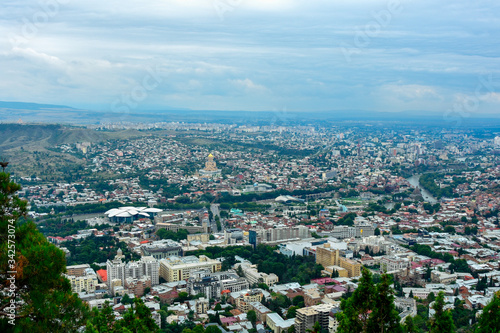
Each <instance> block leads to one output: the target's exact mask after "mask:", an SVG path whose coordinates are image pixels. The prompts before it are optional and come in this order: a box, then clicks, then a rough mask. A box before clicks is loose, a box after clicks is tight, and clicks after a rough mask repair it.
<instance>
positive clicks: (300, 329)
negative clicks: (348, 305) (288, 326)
mask: <svg viewBox="0 0 500 333" xmlns="http://www.w3.org/2000/svg"><path fill="white" fill-rule="evenodd" d="M331 309H332V306H331V305H328V304H318V305H314V306H310V307H306V308H302V309H298V310H297V314H296V317H295V332H296V333H306V332H307V330H311V329H312V328H313V326H314V324H315V323H316V322H318V323H319V324H320V326H321V329H322V330H323V329H324V330H328V326H329V323H330V310H331Z"/></svg>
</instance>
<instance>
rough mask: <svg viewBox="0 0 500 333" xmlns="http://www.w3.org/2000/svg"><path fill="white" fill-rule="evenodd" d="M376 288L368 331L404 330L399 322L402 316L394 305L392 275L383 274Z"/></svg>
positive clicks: (394, 332)
mask: <svg viewBox="0 0 500 333" xmlns="http://www.w3.org/2000/svg"><path fill="white" fill-rule="evenodd" d="M375 290H376V291H375V296H374V298H373V302H374V304H373V305H374V306H373V310H372V312H371V314H370V317H369V320H368V332H381V333H383V332H392V333H399V332H402V328H401V325H400V324H399V322H400V321H401V318H400V317H399V314H398V312H397V311H396V306H395V305H394V290H393V289H392V288H391V277H390V276H389V275H387V274H383V275H382V276H381V281H380V282H379V283H378V284H377V286H376V288H375Z"/></svg>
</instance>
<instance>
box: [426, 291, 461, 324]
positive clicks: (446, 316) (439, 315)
mask: <svg viewBox="0 0 500 333" xmlns="http://www.w3.org/2000/svg"><path fill="white" fill-rule="evenodd" d="M432 308H433V309H434V311H436V313H435V314H434V316H433V317H432V318H431V319H430V320H429V328H430V329H429V332H430V333H442V332H447V333H454V332H455V324H454V323H453V318H452V316H451V313H450V311H445V310H444V293H443V292H442V291H440V292H439V294H438V295H437V297H436V301H435V302H434V305H433V306H432Z"/></svg>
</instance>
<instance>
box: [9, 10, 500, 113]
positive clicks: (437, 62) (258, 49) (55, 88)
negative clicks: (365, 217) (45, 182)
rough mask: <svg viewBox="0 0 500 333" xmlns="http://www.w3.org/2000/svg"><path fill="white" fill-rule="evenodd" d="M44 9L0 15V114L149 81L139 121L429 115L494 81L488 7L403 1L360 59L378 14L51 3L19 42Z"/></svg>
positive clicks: (84, 100)
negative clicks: (252, 114)
mask: <svg viewBox="0 0 500 333" xmlns="http://www.w3.org/2000/svg"><path fill="white" fill-rule="evenodd" d="M50 1H60V0H50ZM48 2H49V0H41V1H40V2H33V1H30V0H16V1H13V0H6V1H2V2H1V3H0V74H1V75H2V79H3V80H2V82H0V88H1V89H0V100H20V101H31V102H50V103H53V104H68V105H72V106H77V107H92V108H99V109H107V108H109V104H110V103H111V101H113V100H114V99H116V97H117V96H121V95H122V94H126V93H128V92H129V91H130V89H132V88H133V87H134V86H136V85H137V84H138V82H141V80H142V79H143V77H144V75H146V73H147V71H148V68H158V73H159V74H160V75H161V76H162V78H164V80H163V81H162V84H161V85H159V86H158V87H157V88H156V89H155V90H154V91H151V92H149V94H148V98H147V99H145V100H144V101H143V102H142V103H141V104H140V105H139V106H138V109H141V108H143V109H146V108H151V107H155V108H161V107H162V105H166V106H170V105H169V103H173V104H175V106H178V107H186V108H194V109H203V108H208V107H210V108H212V109H224V110H241V109H245V108H249V109H252V110H272V109H275V108H281V107H283V106H284V105H286V106H287V108H288V110H290V111H293V110H328V109H354V108H356V109H368V110H378V111H384V110H391V111H401V110H407V109H409V108H411V109H419V110H430V111H432V110H433V111H439V110H444V109H446V108H449V107H450V106H451V105H453V104H454V103H456V102H457V101H459V100H460V98H462V99H463V98H466V97H468V98H472V97H475V89H476V86H477V84H478V80H479V79H478V77H480V76H481V75H485V74H493V75H498V74H499V72H500V57H499V56H498V55H499V54H500V46H499V45H498V44H497V43H493V42H492V41H494V40H496V38H497V36H498V34H499V33H500V19H498V18H497V15H496V13H497V12H498V9H499V6H500V4H499V3H498V2H497V1H493V0H485V1H483V2H481V3H477V2H472V1H467V0H457V1H453V2H449V3H448V2H437V3H436V2H435V1H431V0H421V1H403V0H401V3H402V10H401V11H399V12H398V13H392V14H391V17H390V20H389V21H388V23H387V24H383V25H381V29H380V31H379V32H378V33H376V34H374V35H371V36H368V37H369V38H368V40H367V43H365V44H364V45H363V46H362V47H360V46H357V45H356V38H357V36H358V35H359V34H360V33H363V31H364V29H365V27H366V26H367V25H369V24H370V22H372V21H374V20H375V21H376V18H375V17H376V15H374V13H375V14H377V13H378V14H380V13H381V12H383V11H385V10H387V8H388V1H386V0H360V1H347V0H342V1H340V0H311V1H302V0H161V1H158V0H144V1H137V0H121V1H119V0H109V1H98V0H88V1H67V0H64V1H62V0H61V1H60V2H59V4H60V5H59V6H58V8H57V11H56V12H55V13H54V15H50V16H49V19H48V20H47V21H46V22H43V24H41V23H40V24H38V25H37V27H36V28H37V29H36V31H35V33H33V34H30V35H26V34H25V33H23V31H26V27H27V26H28V25H29V24H34V23H36V22H34V17H35V18H36V16H34V15H36V14H37V13H41V14H43V13H44V12H46V9H44V8H46V6H45V4H47V3H48ZM218 4H219V5H220V4H224V5H225V6H229V7H225V8H229V10H227V11H225V12H224V15H223V17H220V15H219V14H220V13H218V12H217V9H216V5H218ZM436 12H443V13H446V15H445V16H439V17H438V16H436V15H435V13H436ZM9 37H16V38H17V37H19V38H21V39H20V40H21V41H22V43H13V42H12V39H9ZM28 37H29V38H28ZM341 45H348V47H350V48H351V49H352V52H353V53H352V56H351V59H350V60H349V61H348V59H346V57H345V55H344V54H343V52H342V49H341ZM257 95H258V96H259V98H255V96H257ZM89 96H92V98H89ZM461 96H462V97H461ZM464 96H465V97H464ZM476 99H477V100H478V101H479V102H480V105H481V107H478V108H477V109H476V110H475V111H473V112H482V111H483V110H489V111H488V112H490V111H492V110H494V106H495V105H497V102H498V90H492V91H483V92H481V94H480V95H479V97H476Z"/></svg>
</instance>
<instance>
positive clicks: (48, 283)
mask: <svg viewBox="0 0 500 333" xmlns="http://www.w3.org/2000/svg"><path fill="white" fill-rule="evenodd" d="M20 188H21V187H20V186H19V185H18V184H15V183H13V182H11V181H10V175H9V174H7V173H5V172H0V288H1V289H2V290H5V288H9V287H10V285H11V283H10V280H8V279H7V278H12V277H15V283H14V285H15V287H16V289H15V292H16V295H15V298H14V297H11V296H12V295H11V293H7V294H2V296H0V299H1V301H0V304H1V305H0V331H1V332H9V331H14V332H32V333H35V332H76V331H77V330H78V328H79V327H81V326H83V325H84V324H85V318H86V316H87V314H88V308H87V306H85V305H84V304H83V302H82V301H81V300H80V299H79V298H78V296H77V295H76V294H74V293H72V292H71V285H70V282H69V281H68V279H66V278H64V277H63V276H62V275H61V273H63V272H64V271H65V270H66V260H65V255H64V252H62V251H61V250H59V249H58V248H57V247H56V246H54V245H53V244H51V243H49V242H48V241H47V240H46V238H45V237H44V236H43V235H42V234H41V233H40V232H39V231H38V230H37V228H36V225H35V224H34V223H33V222H31V221H29V222H24V220H25V219H26V202H25V201H22V200H21V199H19V197H18V196H17V195H15V193H16V192H17V191H18V190H20ZM21 222H24V223H21ZM11 235H12V236H11ZM7 272H15V273H13V274H10V273H7ZM11 300H15V301H16V302H15V303H12V304H14V308H13V309H12V312H14V313H15V326H12V325H10V324H9V319H10V318H9V317H8V315H9V312H10V309H9V310H7V309H8V308H7V306H8V305H9V304H11V303H10V302H11Z"/></svg>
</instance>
